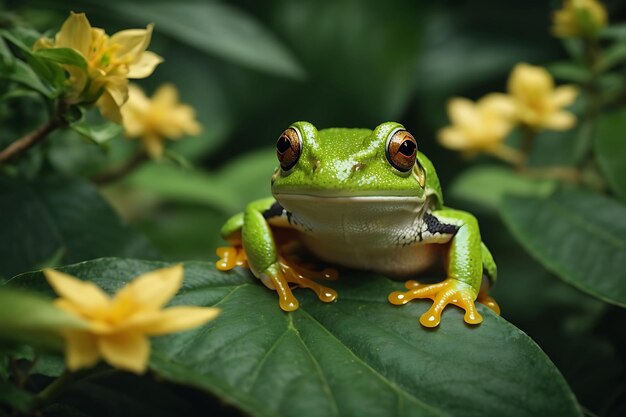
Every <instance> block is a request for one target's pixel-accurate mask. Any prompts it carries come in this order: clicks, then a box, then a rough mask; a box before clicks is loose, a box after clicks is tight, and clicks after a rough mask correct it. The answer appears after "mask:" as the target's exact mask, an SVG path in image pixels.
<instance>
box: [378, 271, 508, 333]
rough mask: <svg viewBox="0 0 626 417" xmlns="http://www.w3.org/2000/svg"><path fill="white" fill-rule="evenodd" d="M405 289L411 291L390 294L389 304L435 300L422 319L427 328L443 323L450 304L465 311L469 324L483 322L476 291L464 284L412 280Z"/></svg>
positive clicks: (449, 281)
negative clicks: (428, 282) (477, 306)
mask: <svg viewBox="0 0 626 417" xmlns="http://www.w3.org/2000/svg"><path fill="white" fill-rule="evenodd" d="M405 287H406V288H407V289H408V290H409V291H406V292H401V291H395V292H392V293H391V294H389V297H388V299H389V302H390V303H392V304H395V305H404V304H406V303H408V302H409V301H411V300H414V299H416V298H430V299H431V300H433V304H432V306H431V307H430V308H429V309H428V311H426V312H425V313H424V314H423V315H422V317H420V323H422V325H423V326H425V327H437V326H438V325H439V323H440V322H441V313H442V311H443V310H444V308H445V307H446V306H447V305H448V304H454V305H455V306H458V307H461V308H462V309H463V310H465V317H464V320H465V322H466V323H468V324H478V323H480V322H482V321H483V318H482V316H481V315H480V314H479V313H478V311H477V310H476V306H475V305H474V300H475V299H476V295H477V294H476V291H475V290H474V289H473V288H472V286H470V285H468V284H466V283H464V282H461V281H459V280H456V279H454V278H448V279H445V280H444V281H441V282H438V283H436V284H420V283H418V282H417V281H413V280H411V281H407V282H406V283H405ZM491 301H493V299H491ZM494 304H495V301H494ZM496 306H497V304H496Z"/></svg>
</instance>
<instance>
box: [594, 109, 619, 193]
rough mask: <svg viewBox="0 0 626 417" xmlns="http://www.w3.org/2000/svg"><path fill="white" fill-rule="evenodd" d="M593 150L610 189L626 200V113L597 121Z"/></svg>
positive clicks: (612, 114)
mask: <svg viewBox="0 0 626 417" xmlns="http://www.w3.org/2000/svg"><path fill="white" fill-rule="evenodd" d="M595 150H596V154H597V158H598V163H599V164H600V168H601V169H602V171H603V172H604V175H606V179H607V181H608V182H609V184H610V185H611V188H612V189H613V191H615V193H616V194H617V195H619V196H620V197H621V198H622V200H626V163H625V161H626V111H625V110H622V111H618V112H614V113H610V114H606V115H603V116H602V117H600V119H599V121H598V128H597V132H596V140H595Z"/></svg>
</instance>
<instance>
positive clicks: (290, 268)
mask: <svg viewBox="0 0 626 417" xmlns="http://www.w3.org/2000/svg"><path fill="white" fill-rule="evenodd" d="M279 264H280V267H281V270H282V271H283V273H284V276H285V278H286V280H287V282H289V283H290V284H293V285H296V286H298V287H301V288H309V289H310V290H312V291H313V292H314V293H315V294H316V295H317V298H319V299H320V301H323V302H325V303H330V302H331V301H335V300H336V299H337V291H335V290H333V289H332V288H328V287H326V286H324V285H321V284H319V283H317V282H315V281H314V279H326V280H333V279H337V277H338V273H337V270H335V269H332V268H326V269H323V270H321V271H313V270H310V269H306V268H303V267H302V266H299V265H294V264H292V263H290V262H288V261H287V260H286V259H284V258H280V259H279Z"/></svg>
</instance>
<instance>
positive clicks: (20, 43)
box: [0, 29, 33, 55]
mask: <svg viewBox="0 0 626 417" xmlns="http://www.w3.org/2000/svg"><path fill="white" fill-rule="evenodd" d="M0 36H2V37H3V38H5V39H6V40H8V41H9V42H11V43H12V44H13V45H15V46H16V47H17V48H18V49H20V50H21V51H22V52H23V53H24V54H26V55H30V54H31V53H32V52H33V48H32V44H33V42H31V41H32V39H31V34H30V33H20V32H19V31H17V32H16V33H14V32H11V31H8V30H6V29H0Z"/></svg>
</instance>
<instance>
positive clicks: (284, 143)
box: [276, 136, 291, 153]
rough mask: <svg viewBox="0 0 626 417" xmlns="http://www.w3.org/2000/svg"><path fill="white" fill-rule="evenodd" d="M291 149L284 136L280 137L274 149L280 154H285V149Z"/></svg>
mask: <svg viewBox="0 0 626 417" xmlns="http://www.w3.org/2000/svg"><path fill="white" fill-rule="evenodd" d="M289 148H291V144H290V143H289V139H287V138H286V137H284V136H281V137H280V138H279V139H278V142H276V149H277V150H278V152H280V153H285V151H286V150H287V149H289Z"/></svg>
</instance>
